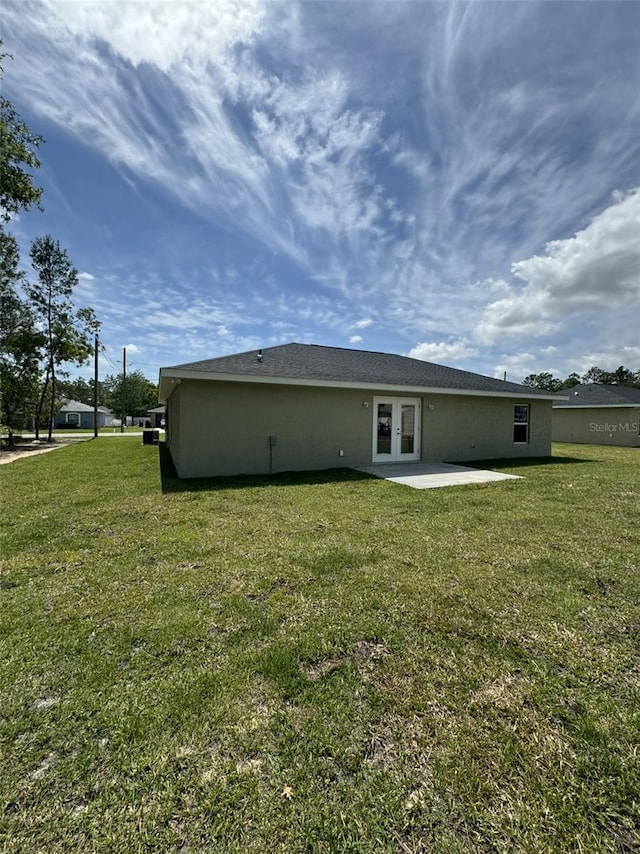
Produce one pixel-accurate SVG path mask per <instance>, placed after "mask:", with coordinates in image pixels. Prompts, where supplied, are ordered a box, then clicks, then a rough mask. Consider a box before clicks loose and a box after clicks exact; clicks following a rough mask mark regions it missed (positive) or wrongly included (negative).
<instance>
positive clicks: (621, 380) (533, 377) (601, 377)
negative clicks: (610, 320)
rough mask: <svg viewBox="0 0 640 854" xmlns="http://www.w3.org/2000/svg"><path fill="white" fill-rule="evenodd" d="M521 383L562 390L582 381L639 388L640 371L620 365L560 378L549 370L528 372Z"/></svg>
mask: <svg viewBox="0 0 640 854" xmlns="http://www.w3.org/2000/svg"><path fill="white" fill-rule="evenodd" d="M522 382H523V384H524V385H528V386H532V387H533V388H542V389H544V390H545V391H564V389H567V388H573V387H574V386H577V385H581V384H583V383H600V384H602V385H621V386H627V387H630V388H640V371H631V370H629V369H628V368H625V367H624V365H620V367H619V368H616V370H615V371H605V370H603V369H602V368H597V367H595V366H594V367H593V368H589V370H588V371H587V372H586V373H584V374H582V376H580V374H577V373H575V372H574V373H571V374H569V376H568V377H565V379H563V380H561V379H559V378H558V377H554V376H553V374H551V373H549V372H543V373H540V374H529V375H528V376H526V377H525V378H524V379H523V381H522Z"/></svg>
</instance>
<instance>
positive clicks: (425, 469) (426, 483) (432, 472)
mask: <svg viewBox="0 0 640 854" xmlns="http://www.w3.org/2000/svg"><path fill="white" fill-rule="evenodd" d="M356 471H361V472H364V473H365V474H373V475H375V476H376V477H381V478H384V479H385V480H391V481H393V483H402V484H404V485H405V486H411V487H413V489H436V488H437V487H439V486H460V485H462V484H466V483H489V482H491V481H495V480H521V479H522V478H520V477H519V476H518V475H515V474H503V473H502V472H498V471H489V470H488V469H473V468H469V467H468V466H457V465H454V464H453V463H437V462H431V463H395V464H389V465H378V466H359V467H358V468H357V469H356Z"/></svg>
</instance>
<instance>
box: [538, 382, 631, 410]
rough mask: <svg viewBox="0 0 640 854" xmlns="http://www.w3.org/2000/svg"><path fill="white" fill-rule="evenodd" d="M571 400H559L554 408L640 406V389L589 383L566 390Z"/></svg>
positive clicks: (564, 392)
mask: <svg viewBox="0 0 640 854" xmlns="http://www.w3.org/2000/svg"><path fill="white" fill-rule="evenodd" d="M562 394H564V395H568V397H569V400H558V401H557V402H554V404H553V405H554V406H640V388H631V387H629V386H623V385H603V384H602V383H588V384H585V385H577V386H575V387H574V388H568V389H565V390H564V391H563V392H562Z"/></svg>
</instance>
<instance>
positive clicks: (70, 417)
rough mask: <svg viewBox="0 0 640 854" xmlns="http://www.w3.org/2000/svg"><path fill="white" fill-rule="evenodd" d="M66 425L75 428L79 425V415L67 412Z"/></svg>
mask: <svg viewBox="0 0 640 854" xmlns="http://www.w3.org/2000/svg"><path fill="white" fill-rule="evenodd" d="M67 424H69V426H71V427H77V426H78V424H80V415H79V414H78V413H77V412H67Z"/></svg>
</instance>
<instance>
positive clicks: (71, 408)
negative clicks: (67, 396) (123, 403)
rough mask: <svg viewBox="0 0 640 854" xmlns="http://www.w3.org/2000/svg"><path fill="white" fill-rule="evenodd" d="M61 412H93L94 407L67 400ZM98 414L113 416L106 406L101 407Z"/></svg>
mask: <svg viewBox="0 0 640 854" xmlns="http://www.w3.org/2000/svg"><path fill="white" fill-rule="evenodd" d="M58 411H59V412H93V406H89V405H88V404H86V403H80V402H79V401H77V400H67V401H66V403H64V404H63V405H62V406H61V407H60V409H59V410H58ZM98 412H104V413H105V415H111V414H112V412H111V410H110V409H109V408H108V407H106V406H99V407H98Z"/></svg>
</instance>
